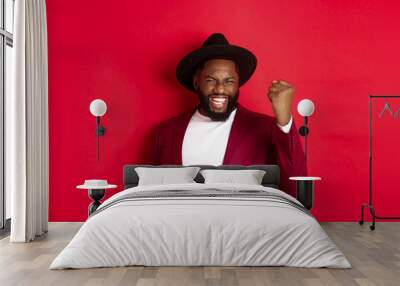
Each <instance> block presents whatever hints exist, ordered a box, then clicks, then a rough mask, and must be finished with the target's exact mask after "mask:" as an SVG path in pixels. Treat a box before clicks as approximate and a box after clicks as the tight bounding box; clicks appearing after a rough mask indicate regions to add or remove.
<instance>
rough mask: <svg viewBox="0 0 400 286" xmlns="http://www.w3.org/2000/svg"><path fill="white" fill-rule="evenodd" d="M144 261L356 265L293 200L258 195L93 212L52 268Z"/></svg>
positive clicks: (150, 202) (194, 186)
mask: <svg viewBox="0 0 400 286" xmlns="http://www.w3.org/2000/svg"><path fill="white" fill-rule="evenodd" d="M207 188H215V189H218V190H243V189H251V190H263V191H268V192H272V193H275V194H279V195H282V196H284V197H286V198H288V199H290V200H292V201H294V202H297V203H299V202H298V201H297V200H296V199H294V198H293V197H291V196H290V195H287V194H285V193H284V192H282V191H280V190H277V189H273V188H268V187H264V186H255V185H241V184H198V183H190V184H174V185H153V186H138V187H135V188H130V189H127V190H124V191H122V192H120V193H117V194H115V195H114V196H112V197H110V198H109V199H107V200H106V201H105V202H104V203H103V204H102V205H101V206H100V208H99V209H101V208H103V207H104V208H105V206H107V204H109V203H110V202H112V201H113V200H116V199H118V198H119V197H121V196H125V195H129V193H131V192H144V191H155V190H159V191H162V190H175V189H179V190H199V191H201V190H204V189H207ZM128 265H145V266H195V265H197V266H293V267H330V268H351V265H350V263H349V261H348V260H347V259H346V257H345V256H344V255H343V253H342V252H341V251H340V250H339V249H338V248H337V247H336V245H335V244H334V242H333V241H332V240H331V239H330V238H329V237H328V236H327V234H326V233H325V231H324V230H323V229H322V228H321V226H320V225H319V223H318V222H317V221H316V219H315V218H314V217H313V216H311V215H308V214H306V213H304V212H302V211H300V210H299V209H296V208H295V207H293V206H290V205H287V204H282V203H278V202H273V201H265V200H263V199H257V198H249V199H246V198H230V197H227V198H204V197H202V198H197V197H193V198H187V197H186V198H168V199H166V198H152V199H144V200H133V201H124V202H120V203H118V204H115V205H112V206H109V207H108V208H105V209H104V210H103V211H101V212H99V213H98V214H96V215H94V216H92V217H90V218H89V219H88V220H87V221H86V222H85V223H84V224H83V225H82V227H81V228H80V230H79V231H78V233H77V234H76V235H75V236H74V238H73V239H72V240H71V242H70V243H69V244H68V245H67V246H66V247H65V248H64V250H63V251H62V252H61V253H60V254H59V255H58V256H57V257H56V258H55V259H54V261H53V262H52V264H51V265H50V269H63V268H91V267H112V266H128Z"/></svg>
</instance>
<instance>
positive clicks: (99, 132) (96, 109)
mask: <svg viewBox="0 0 400 286" xmlns="http://www.w3.org/2000/svg"><path fill="white" fill-rule="evenodd" d="M89 109H90V113H91V114H92V115H93V116H95V117H96V137H97V160H100V140H99V138H100V136H103V135H104V134H105V132H106V129H105V128H104V126H101V125H100V117H101V116H103V115H104V114H105V113H106V111H107V105H106V103H105V102H104V101H103V100H101V99H95V100H93V101H92V102H91V103H90V107H89Z"/></svg>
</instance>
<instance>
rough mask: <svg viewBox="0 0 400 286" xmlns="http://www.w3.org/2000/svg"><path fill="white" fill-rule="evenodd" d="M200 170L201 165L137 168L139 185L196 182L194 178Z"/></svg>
mask: <svg viewBox="0 0 400 286" xmlns="http://www.w3.org/2000/svg"><path fill="white" fill-rule="evenodd" d="M199 170H200V168H199V167H180V168H146V167H136V168H135V171H136V173H137V174H138V176H139V183H138V186H147V185H165V184H185V183H196V182H195V181H194V180H193V179H194V178H195V177H196V175H197V173H198V172H199Z"/></svg>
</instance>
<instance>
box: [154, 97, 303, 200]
mask: <svg viewBox="0 0 400 286" xmlns="http://www.w3.org/2000/svg"><path fill="white" fill-rule="evenodd" d="M197 108H198V106H196V108H194V109H193V110H191V111H189V112H185V113H182V114H180V115H178V116H175V117H173V118H171V119H168V120H166V121H163V122H162V123H161V124H160V125H159V126H158V127H157V129H156V142H155V149H154V154H153V156H154V158H153V164H155V165H164V164H173V165H182V143H183V138H184V135H185V131H186V128H187V126H188V124H189V121H190V119H191V117H192V115H193V113H194V112H195V111H196V109H197ZM256 164H257V165H259V164H262V165H263V164H278V165H279V167H280V171H281V172H280V186H279V187H280V189H281V190H283V191H285V192H286V193H288V194H290V195H292V196H295V194H296V186H295V183H294V182H292V181H290V180H289V177H290V176H305V175H306V174H307V171H306V166H305V160H304V152H303V149H302V146H301V142H300V139H299V135H298V131H297V128H296V125H295V123H294V120H293V122H292V126H291V129H290V132H289V133H288V134H286V133H284V132H283V131H282V130H280V128H279V127H278V126H277V124H276V119H275V118H274V117H271V116H268V115H265V114H262V113H257V112H253V111H251V110H248V109H247V108H245V107H244V106H242V105H241V104H239V103H238V108H237V111H236V115H235V118H234V121H233V123H232V128H231V131H230V134H229V138H228V144H227V147H226V151H225V157H224V161H223V165H256Z"/></svg>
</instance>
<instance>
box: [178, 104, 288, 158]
mask: <svg viewBox="0 0 400 286" xmlns="http://www.w3.org/2000/svg"><path fill="white" fill-rule="evenodd" d="M236 111H237V109H234V110H233V111H232V112H231V114H230V115H229V118H228V119H227V120H226V121H213V120H212V119H211V118H209V117H208V116H204V115H202V114H201V113H200V112H199V111H198V110H196V111H195V113H194V114H193V115H192V118H191V119H190V122H189V124H188V126H187V128H186V132H185V136H184V138H183V145H182V165H185V166H187V165H214V166H218V165H222V163H223V161H224V156H225V151H226V146H227V144H228V139H229V134H230V131H231V127H232V123H233V119H234V118H235V115H236ZM278 126H279V127H280V128H281V130H282V131H283V132H285V133H289V131H290V127H291V126H292V118H290V121H289V123H288V124H286V125H285V126H280V125H278Z"/></svg>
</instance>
